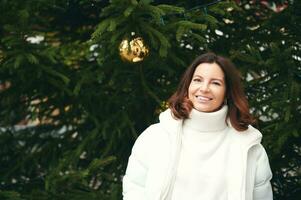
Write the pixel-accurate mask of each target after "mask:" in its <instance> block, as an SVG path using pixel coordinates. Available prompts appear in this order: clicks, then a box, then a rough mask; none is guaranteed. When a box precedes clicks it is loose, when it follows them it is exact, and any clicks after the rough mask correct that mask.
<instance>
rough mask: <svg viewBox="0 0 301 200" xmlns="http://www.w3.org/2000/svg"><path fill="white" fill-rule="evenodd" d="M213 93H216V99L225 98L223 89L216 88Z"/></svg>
mask: <svg viewBox="0 0 301 200" xmlns="http://www.w3.org/2000/svg"><path fill="white" fill-rule="evenodd" d="M215 95H216V98H217V99H218V101H221V102H223V101H224V99H225V95H226V91H225V89H218V90H216V91H215Z"/></svg>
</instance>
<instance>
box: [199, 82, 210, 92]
mask: <svg viewBox="0 0 301 200" xmlns="http://www.w3.org/2000/svg"><path fill="white" fill-rule="evenodd" d="M200 91H202V92H209V84H208V83H206V82H203V84H201V85H200Z"/></svg>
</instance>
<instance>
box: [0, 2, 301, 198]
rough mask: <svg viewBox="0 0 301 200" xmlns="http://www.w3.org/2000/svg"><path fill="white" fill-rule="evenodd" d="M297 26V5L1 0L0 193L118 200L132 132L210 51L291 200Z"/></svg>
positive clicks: (277, 185)
mask: <svg viewBox="0 0 301 200" xmlns="http://www.w3.org/2000/svg"><path fill="white" fill-rule="evenodd" d="M300 21H301V1H299V0H274V1H266V0H246V1H243V0H241V1H240V0H236V1H221V0H217V1H216V0H211V1H207V0H198V1H197V0H187V1H186V0H177V1H171V0H165V1H164V0H162V1H155V0H154V1H151V0H111V1H107V0H65V1H59V0H22V1H21V0H1V1H0V199H1V200H52V199H55V200H56V199H57V200H69V199H72V200H96V199H97V200H120V199H122V195H121V191H122V188H121V180H122V175H123V174H124V172H125V167H126V165H127V160H128V156H129V154H130V151H131V148H132V145H133V143H134V141H135V139H136V138H137V136H138V135H139V134H140V133H141V132H142V131H143V130H144V129H145V128H146V127H147V126H149V125H150V124H152V123H155V122H157V121H158V114H159V113H160V112H161V111H163V110H164V109H166V100H167V99H168V98H169V96H170V95H171V94H172V93H173V92H174V91H175V88H176V87H177V84H178V82H179V79H180V77H181V74H182V73H183V71H184V70H185V69H186V68H187V66H188V65H189V64H190V63H191V61H192V60H193V59H194V58H195V57H196V56H198V55H200V54H202V53H204V52H207V51H213V52H216V53H217V54H220V55H223V56H226V57H229V58H230V59H231V60H232V61H233V62H234V63H235V64H236V66H237V68H238V69H239V70H240V71H241V74H242V78H243V82H244V87H245V90H246V94H247V96H248V99H249V101H250V107H251V111H252V113H253V114H254V115H255V116H256V118H257V119H258V123H257V125H256V127H257V128H258V129H259V130H260V131H261V132H262V133H263V145H264V146H265V148H266V150H267V153H268V155H269V159H270V163H271V167H272V171H273V179H272V185H273V190H274V196H275V199H276V200H297V199H298V195H299V197H300V195H301V181H300V172H301V169H300V162H301V159H300V157H301V146H300V134H301V122H300V119H301V100H300V98H301V92H300V89H301V51H300V50H301V34H300V33H301V23H300ZM154 148H155V147H154Z"/></svg>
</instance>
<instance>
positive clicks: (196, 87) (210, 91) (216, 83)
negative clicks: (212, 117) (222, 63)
mask: <svg viewBox="0 0 301 200" xmlns="http://www.w3.org/2000/svg"><path fill="white" fill-rule="evenodd" d="M225 93H226V83H225V75H224V72H223V71H222V69H221V68H220V67H219V65H218V64H216V63H201V64H200V65H198V66H197V68H196V69H195V71H194V74H193V76H192V80H191V82H190V85H189V88H188V98H189V100H190V101H191V102H192V104H193V107H194V108H195V109H196V110H198V111H201V112H213V111H216V110H218V109H219V108H220V107H221V106H222V104H223V102H224V99H225Z"/></svg>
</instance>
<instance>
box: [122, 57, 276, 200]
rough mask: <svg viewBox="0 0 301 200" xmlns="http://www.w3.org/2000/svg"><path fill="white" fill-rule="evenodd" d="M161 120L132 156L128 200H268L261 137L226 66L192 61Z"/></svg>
mask: <svg viewBox="0 0 301 200" xmlns="http://www.w3.org/2000/svg"><path fill="white" fill-rule="evenodd" d="M159 119H160V122H159V123H157V124H154V125H152V126H150V127H148V128H147V129H146V130H145V131H144V132H143V133H142V134H141V135H140V136H139V137H138V139H137V141H136V142H135V145H134V147H133V149H132V154H131V156H130V158H129V162H128V167H127V170H126V174H125V176H124V179H123V198H124V199H125V200H144V199H145V200H146V199H152V200H186V199H190V200H198V199H206V200H216V199H219V200H228V199H231V200H263V199H264V200H272V199H273V194H272V188H271V184H270V180H271V178H272V173H271V169H270V166H269V161H268V157H267V154H266V152H265V149H264V148H263V146H262V145H261V138H262V135H261V133H260V132H259V131H258V130H257V129H255V128H254V127H252V126H251V124H252V122H253V117H252V116H251V114H250V113H249V106H248V102H247V98H246V97H245V95H244V92H243V88H242V84H241V82H240V75H239V72H238V71H237V70H236V68H235V67H234V65H233V64H232V62H231V61H230V60H228V59H227V58H224V57H221V56H218V55H216V54H214V53H207V54H203V55H201V56H199V57H197V58H196V59H195V60H194V61H193V63H192V64H191V65H190V67H188V68H187V70H186V72H185V73H184V75H183V77H182V80H181V82H180V84H179V87H178V89H177V90H176V92H175V93H174V94H173V95H172V96H171V98H170V99H169V109H167V110H166V111H164V112H162V113H161V114H160V117H159Z"/></svg>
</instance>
